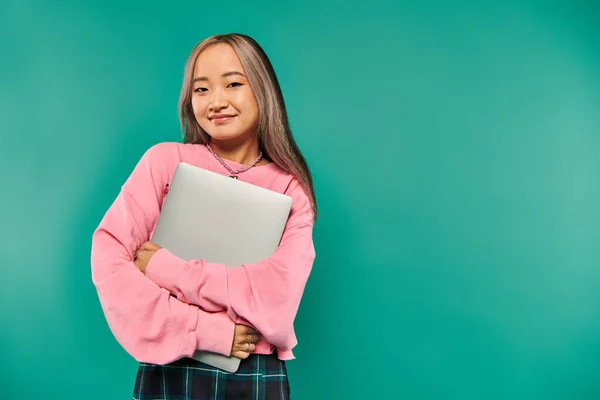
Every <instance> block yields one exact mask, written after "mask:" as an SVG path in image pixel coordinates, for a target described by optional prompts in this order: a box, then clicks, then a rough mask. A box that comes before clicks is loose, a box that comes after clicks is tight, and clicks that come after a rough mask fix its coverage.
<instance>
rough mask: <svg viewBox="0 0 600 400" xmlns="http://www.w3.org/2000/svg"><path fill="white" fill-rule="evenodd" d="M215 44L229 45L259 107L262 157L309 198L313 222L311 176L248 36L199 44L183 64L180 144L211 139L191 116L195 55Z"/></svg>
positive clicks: (263, 60)
mask: <svg viewBox="0 0 600 400" xmlns="http://www.w3.org/2000/svg"><path fill="white" fill-rule="evenodd" d="M218 43H224V44H227V45H229V46H231V47H232V48H233V50H234V51H235V52H236V54H237V56H238V58H239V59H240V62H241V64H242V67H243V68H244V70H245V71H246V74H247V76H248V82H249V84H250V88H251V89H252V92H253V93H254V97H255V98H256V103H257V104H258V126H257V134H258V140H259V145H260V147H261V149H262V151H263V154H264V156H265V157H266V158H267V159H269V160H271V161H272V162H274V163H275V164H277V166H279V167H280V168H281V169H283V170H284V171H286V172H288V173H289V174H291V175H293V176H294V177H295V178H296V179H298V181H299V182H300V185H302V188H303V189H304V191H305V192H306V193H307V195H308V196H309V198H310V202H311V205H312V209H313V214H314V219H315V220H316V218H317V202H316V198H315V191H314V187H313V182H312V176H311V173H310V170H309V168H308V165H307V164H306V160H305V159H304V157H303V156H302V153H301V152H300V149H299V148H298V145H297V144H296V141H295V140H294V137H293V135H292V130H291V128H290V124H289V121H288V116H287V111H286V107H285V102H284V100H283V94H282V93H281V88H280V86H279V81H278V80H277V76H276V75H275V70H274V69H273V66H272V65H271V61H270V60H269V58H268V57H267V55H266V53H265V52H264V50H263V49H262V47H260V45H259V44H258V43H257V42H256V41H255V40H254V39H252V38H251V37H249V36H247V35H242V34H237V33H230V34H226V35H215V36H211V37H209V38H207V39H205V40H203V41H201V42H200V43H198V44H197V45H196V47H194V49H193V50H192V52H191V54H190V56H189V57H188V60H187V63H186V65H185V71H184V76H183V85H182V88H181V95H180V98H179V119H180V121H181V130H182V133H183V137H184V140H183V142H184V143H195V144H206V143H208V142H209V140H210V136H209V134H208V133H207V132H206V131H204V129H202V128H201V127H200V125H199V124H198V122H197V121H196V118H195V117H194V111H193V109H192V79H193V74H194V65H195V63H196V59H197V58H198V55H199V54H200V53H202V51H204V50H205V49H206V48H208V47H209V46H212V45H215V44H218Z"/></svg>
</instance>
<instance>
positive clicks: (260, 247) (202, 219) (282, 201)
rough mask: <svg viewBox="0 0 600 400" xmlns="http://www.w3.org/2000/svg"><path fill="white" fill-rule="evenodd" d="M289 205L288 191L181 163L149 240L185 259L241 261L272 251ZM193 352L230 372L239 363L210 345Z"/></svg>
mask: <svg viewBox="0 0 600 400" xmlns="http://www.w3.org/2000/svg"><path fill="white" fill-rule="evenodd" d="M291 206H292V199H291V198H290V197H289V196H286V195H283V194H281V193H277V192H274V191H271V190H268V189H265V188H262V187H259V186H255V185H252V184H250V183H247V182H243V181H240V180H237V179H232V178H229V177H228V176H224V175H220V174H217V173H215V172H212V171H208V170H205V169H202V168H199V167H196V166H193V165H190V164H186V163H180V164H179V165H178V166H177V168H176V170H175V174H174V176H173V179H172V182H171V184H170V186H169V193H168V194H167V197H166V199H165V202H164V204H163V208H162V211H161V214H160V217H159V219H158V222H157V225H156V229H155V230H154V234H153V235H152V239H151V240H152V242H154V243H156V244H158V245H159V246H161V247H165V248H167V249H168V250H169V251H170V252H171V253H173V254H174V255H176V256H177V257H179V258H182V259H184V260H190V259H195V260H198V259H205V260H206V261H207V262H212V263H220V264H225V265H227V266H230V267H238V266H240V265H243V264H247V263H252V262H256V261H260V260H264V259H266V258H269V257H270V256H271V255H273V253H274V252H275V250H276V249H277V247H278V246H279V242H280V241H281V237H282V235H283V230H284V228H285V224H286V223H287V220H288V217H289V214H290V210H291ZM232 340H233V338H232ZM192 358H193V359H195V360H197V361H201V362H203V363H206V364H209V365H212V366H214V367H217V368H220V369H223V370H225V371H228V372H235V371H237V369H238V367H239V364H240V359H238V358H236V357H225V356H223V355H221V354H216V353H211V352H207V351H196V353H195V354H194V355H193V357H192Z"/></svg>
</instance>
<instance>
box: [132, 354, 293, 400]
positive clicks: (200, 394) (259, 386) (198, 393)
mask: <svg viewBox="0 0 600 400" xmlns="http://www.w3.org/2000/svg"><path fill="white" fill-rule="evenodd" d="M289 398H290V387H289V383H288V379H287V369H286V366H285V361H281V360H279V359H278V358H277V355H276V353H275V354H267V355H262V354H251V355H250V357H248V358H247V359H245V360H242V361H241V363H240V367H239V369H238V370H237V372H235V373H229V372H226V371H223V370H220V369H218V368H215V367H212V366H210V365H207V364H204V363H201V362H198V361H196V360H192V359H190V358H184V359H181V360H178V361H175V362H173V363H171V364H167V365H155V364H147V363H140V366H139V368H138V373H137V378H136V382H135V388H134V390H133V399H134V400H150V399H152V400H229V399H236V400H242V399H249V400H250V399H252V400H270V399H285V400H287V399H289Z"/></svg>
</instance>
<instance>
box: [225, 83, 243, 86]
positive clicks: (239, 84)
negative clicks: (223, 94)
mask: <svg viewBox="0 0 600 400" xmlns="http://www.w3.org/2000/svg"><path fill="white" fill-rule="evenodd" d="M237 86H242V84H241V83H239V82H231V83H230V84H229V85H227V87H237Z"/></svg>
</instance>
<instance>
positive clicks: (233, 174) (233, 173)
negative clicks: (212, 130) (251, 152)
mask: <svg viewBox="0 0 600 400" xmlns="http://www.w3.org/2000/svg"><path fill="white" fill-rule="evenodd" d="M206 148H207V149H208V151H210V152H211V154H212V155H213V156H214V157H215V158H216V159H217V161H219V162H220V163H221V165H223V166H224V167H225V169H226V170H227V171H229V173H230V174H231V175H229V177H230V178H232V179H238V174H241V173H242V172H246V171H248V170H249V169H250V168H252V167H254V166H255V165H256V164H258V162H259V161H260V160H261V159H262V157H263V153H262V150H259V151H258V158H257V159H256V160H254V162H253V163H252V164H250V165H246V166H245V167H243V168H238V169H232V168H231V167H230V166H229V165H227V163H226V162H225V160H223V159H222V158H221V157H219V155H218V154H217V153H215V151H214V150H213V149H212V147H210V145H209V144H208V143H206Z"/></svg>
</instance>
